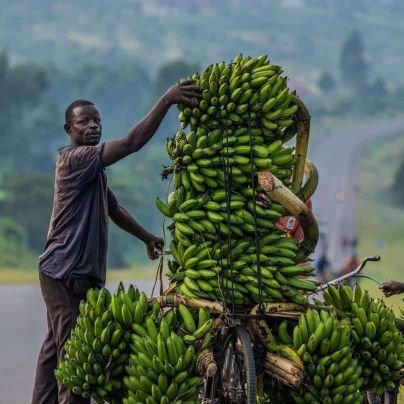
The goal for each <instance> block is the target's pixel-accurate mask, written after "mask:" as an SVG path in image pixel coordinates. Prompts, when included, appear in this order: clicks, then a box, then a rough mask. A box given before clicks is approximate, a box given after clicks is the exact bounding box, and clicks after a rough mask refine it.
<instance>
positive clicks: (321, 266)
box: [315, 251, 330, 283]
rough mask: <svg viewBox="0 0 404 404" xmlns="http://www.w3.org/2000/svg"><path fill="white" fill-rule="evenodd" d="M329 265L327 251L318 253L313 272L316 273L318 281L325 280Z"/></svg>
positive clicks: (322, 281)
mask: <svg viewBox="0 0 404 404" xmlns="http://www.w3.org/2000/svg"><path fill="white" fill-rule="evenodd" d="M329 266H330V262H329V261H328V258H327V253H326V251H323V252H322V253H321V255H320V258H319V259H318V261H317V263H316V272H315V274H316V275H317V278H318V281H319V282H320V283H324V282H325V279H326V277H327V271H328V268H329Z"/></svg>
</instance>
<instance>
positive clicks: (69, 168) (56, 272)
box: [39, 143, 118, 285]
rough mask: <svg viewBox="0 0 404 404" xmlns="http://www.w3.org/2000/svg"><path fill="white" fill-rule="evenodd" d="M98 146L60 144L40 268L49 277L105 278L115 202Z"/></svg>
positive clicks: (99, 280)
mask: <svg viewBox="0 0 404 404" xmlns="http://www.w3.org/2000/svg"><path fill="white" fill-rule="evenodd" d="M103 147H104V143H103V144H102V145H100V146H65V147H62V148H61V149H60V150H59V158H58V160H57V163H56V175H55V194H54V200H53V211H52V216H51V221H50V225H49V231H48V237H47V242H46V245H45V249H44V252H43V253H42V254H41V256H40V257H39V270H40V271H41V272H43V273H45V274H46V275H49V276H51V277H52V278H57V279H61V278H82V277H89V278H92V279H93V280H94V281H95V282H96V283H98V284H100V285H102V284H104V283H105V275H106V254H107V243H108V212H109V211H111V210H113V209H114V208H115V207H116V206H117V204H118V202H117V200H116V198H115V196H114V194H113V193H112V191H111V190H110V189H109V188H108V186H107V177H106V175H105V172H104V167H103V165H102V161H101V154H102V150H103Z"/></svg>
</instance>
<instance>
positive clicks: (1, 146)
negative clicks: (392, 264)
mask: <svg viewBox="0 0 404 404" xmlns="http://www.w3.org/2000/svg"><path fill="white" fill-rule="evenodd" d="M364 46H365V44H364V43H363V40H362V39H361V37H360V35H359V34H358V33H356V34H355V33H351V34H350V35H349V36H348V37H347V39H346V41H345V42H344V43H343V46H342V48H341V68H342V67H343V69H344V70H342V71H343V82H344V83H356V84H357V85H356V86H354V85H351V86H350V87H349V88H348V90H347V89H344V90H342V89H341V88H342V86H340V83H341V81H340V80H337V79H336V74H335V72H334V71H331V70H330V71H328V70H324V71H323V72H322V74H321V76H320V78H319V81H318V83H317V84H318V86H319V88H320V89H321V90H322V93H323V94H322V95H320V96H318V97H317V98H316V97H313V98H312V99H310V100H309V101H308V103H307V104H308V107H309V110H310V112H311V113H312V114H313V117H314V119H316V120H317V119H319V117H321V116H326V115H327V114H333V115H334V116H341V117H343V116H347V115H351V116H354V115H356V116H366V115H370V114H372V115H373V116H377V114H378V115H379V116H380V115H381V114H387V113H388V114H394V112H395V111H402V105H403V103H404V87H403V85H402V86H401V87H400V86H398V87H396V88H389V87H388V86H387V84H386V82H385V81H384V78H383V77H376V78H374V79H372V77H369V70H370V68H371V66H370V65H369V64H367V63H366V61H365V59H364ZM355 58H356V59H355ZM355 60H356V62H355ZM351 67H353V68H354V70H355V69H356V70H355V71H354V72H351V71H350V70H349V69H350V68H351ZM197 71H200V68H199V66H198V65H196V64H193V63H189V62H187V61H186V60H181V59H177V60H174V61H171V62H168V63H165V64H163V65H161V66H160V68H159V69H158V70H157V72H156V74H155V75H154V76H153V77H151V75H150V74H151V72H149V71H146V70H144V69H143V68H141V67H139V66H138V65H136V64H133V63H127V64H124V63H123V64H120V65H119V66H118V65H113V66H107V65H101V64H96V63H84V64H80V65H78V66H77V68H75V69H73V70H71V71H66V70H63V69H60V68H58V67H57V66H55V65H53V64H51V63H47V64H33V63H23V64H17V65H11V64H10V62H9V59H8V56H7V53H6V52H5V51H3V52H0V88H1V91H0V131H1V132H0V133H1V136H0V160H1V165H0V267H1V266H4V265H22V262H26V261H24V260H26V259H27V257H31V259H32V258H35V257H36V256H37V255H38V254H39V253H40V252H41V251H42V249H43V247H44V243H45V239H46V234H47V229H48V225H49V219H50V214H51V208H52V195H53V176H54V169H55V161H56V158H57V149H58V147H60V146H62V145H64V144H65V143H66V142H67V136H66V134H65V133H64V131H63V124H64V111H65V108H66V107H67V105H68V104H70V103H71V102H72V101H73V100H74V99H77V98H87V99H89V100H91V101H93V102H95V104H96V105H97V107H98V109H99V110H100V113H101V117H102V121H103V127H104V130H103V139H104V140H109V139H111V138H117V137H119V136H123V135H124V134H126V132H127V130H128V129H129V128H130V127H132V126H133V124H135V123H136V122H137V121H139V120H140V119H141V118H142V117H143V116H144V115H145V114H146V113H147V111H148V109H149V108H150V107H151V106H152V105H153V104H154V103H155V102H156V100H157V98H158V97H160V96H161V95H162V94H163V93H164V92H165V91H166V90H167V89H168V88H169V86H170V85H172V84H173V83H175V82H177V81H178V80H180V79H181V78H185V77H188V76H190V75H191V74H192V73H194V72H197ZM331 72H332V73H331ZM365 84H366V85H365ZM351 89H353V91H350V90H351ZM330 91H333V97H329V96H328V93H329V92H330ZM358 91H361V92H360V93H359V92H358ZM365 93H366V94H367V95H369V96H364V95H365ZM177 117H178V111H177V110H176V108H175V107H174V108H172V109H171V110H170V112H169V114H168V115H167V117H166V119H164V121H163V122H162V124H161V127H160V128H159V130H158V133H157V134H156V136H154V138H153V139H152V140H151V142H150V143H149V144H147V145H146V146H145V147H144V148H143V149H142V150H141V151H140V152H138V153H135V154H134V155H133V156H130V157H129V158H127V159H124V160H122V161H120V162H119V163H118V164H116V165H113V166H112V167H110V168H108V181H109V184H110V185H111V187H112V189H113V190H114V192H115V193H116V195H117V197H118V200H119V201H120V202H121V203H122V205H123V206H125V207H126V208H127V209H128V210H129V212H131V213H132V214H133V215H134V216H135V217H136V218H137V219H138V220H139V221H140V222H141V223H142V224H144V225H145V227H147V228H148V229H150V230H151V231H153V232H154V233H156V234H160V235H162V217H161V215H160V214H159V213H158V211H157V209H156V208H155V206H154V202H155V198H156V196H157V195H159V196H161V197H164V196H165V193H166V188H167V182H166V181H165V182H163V181H162V180H161V177H160V173H161V171H162V169H163V165H164V164H167V162H168V160H167V156H166V155H165V152H164V147H163V142H164V140H165V138H166V137H167V136H172V135H173V134H174V133H175V132H176V131H177V130H178V129H179V124H178V121H177V119H178V118H177ZM403 172H404V163H403V166H402V167H401V171H398V173H397V184H399V183H402V181H403V178H402V177H400V175H401V176H402V175H403V174H402V173H403ZM396 188H397V189H401V188H400V187H396ZM401 200H403V198H402V196H401ZM13 229H14V230H13ZM13 257H14V258H13ZM24 257H25V258H24ZM13 259H14V261H13ZM108 260H109V266H111V267H124V266H128V265H132V264H135V263H138V262H144V261H146V260H147V258H146V253H145V248H144V246H143V243H141V242H139V241H137V240H135V239H134V238H133V237H132V236H130V235H128V234H126V233H125V232H123V231H122V230H121V229H118V228H117V227H116V226H115V225H114V224H112V223H111V226H110V244H109V252H108Z"/></svg>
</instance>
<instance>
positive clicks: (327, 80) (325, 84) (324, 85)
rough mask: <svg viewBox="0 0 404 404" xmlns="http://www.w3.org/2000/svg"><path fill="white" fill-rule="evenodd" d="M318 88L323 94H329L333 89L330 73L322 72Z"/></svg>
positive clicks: (332, 79)
mask: <svg viewBox="0 0 404 404" xmlns="http://www.w3.org/2000/svg"><path fill="white" fill-rule="evenodd" d="M318 86H319V87H320V89H321V91H322V92H323V93H329V92H330V91H332V90H333V89H334V88H335V80H334V78H333V77H332V76H331V74H330V73H328V72H323V73H321V76H320V78H319V79H318Z"/></svg>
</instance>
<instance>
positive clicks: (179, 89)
mask: <svg viewBox="0 0 404 404" xmlns="http://www.w3.org/2000/svg"><path fill="white" fill-rule="evenodd" d="M194 83H195V81H194V80H186V81H183V82H182V83H179V84H174V85H173V86H171V87H170V88H169V89H168V90H167V92H166V93H165V94H164V96H163V97H164V98H165V99H166V100H167V101H168V102H169V103H170V105H173V104H179V103H181V102H183V103H185V104H188V105H190V106H194V107H195V106H197V105H198V99H199V98H200V97H201V91H202V90H201V88H200V87H198V86H196V85H194ZM195 98H196V100H195Z"/></svg>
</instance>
